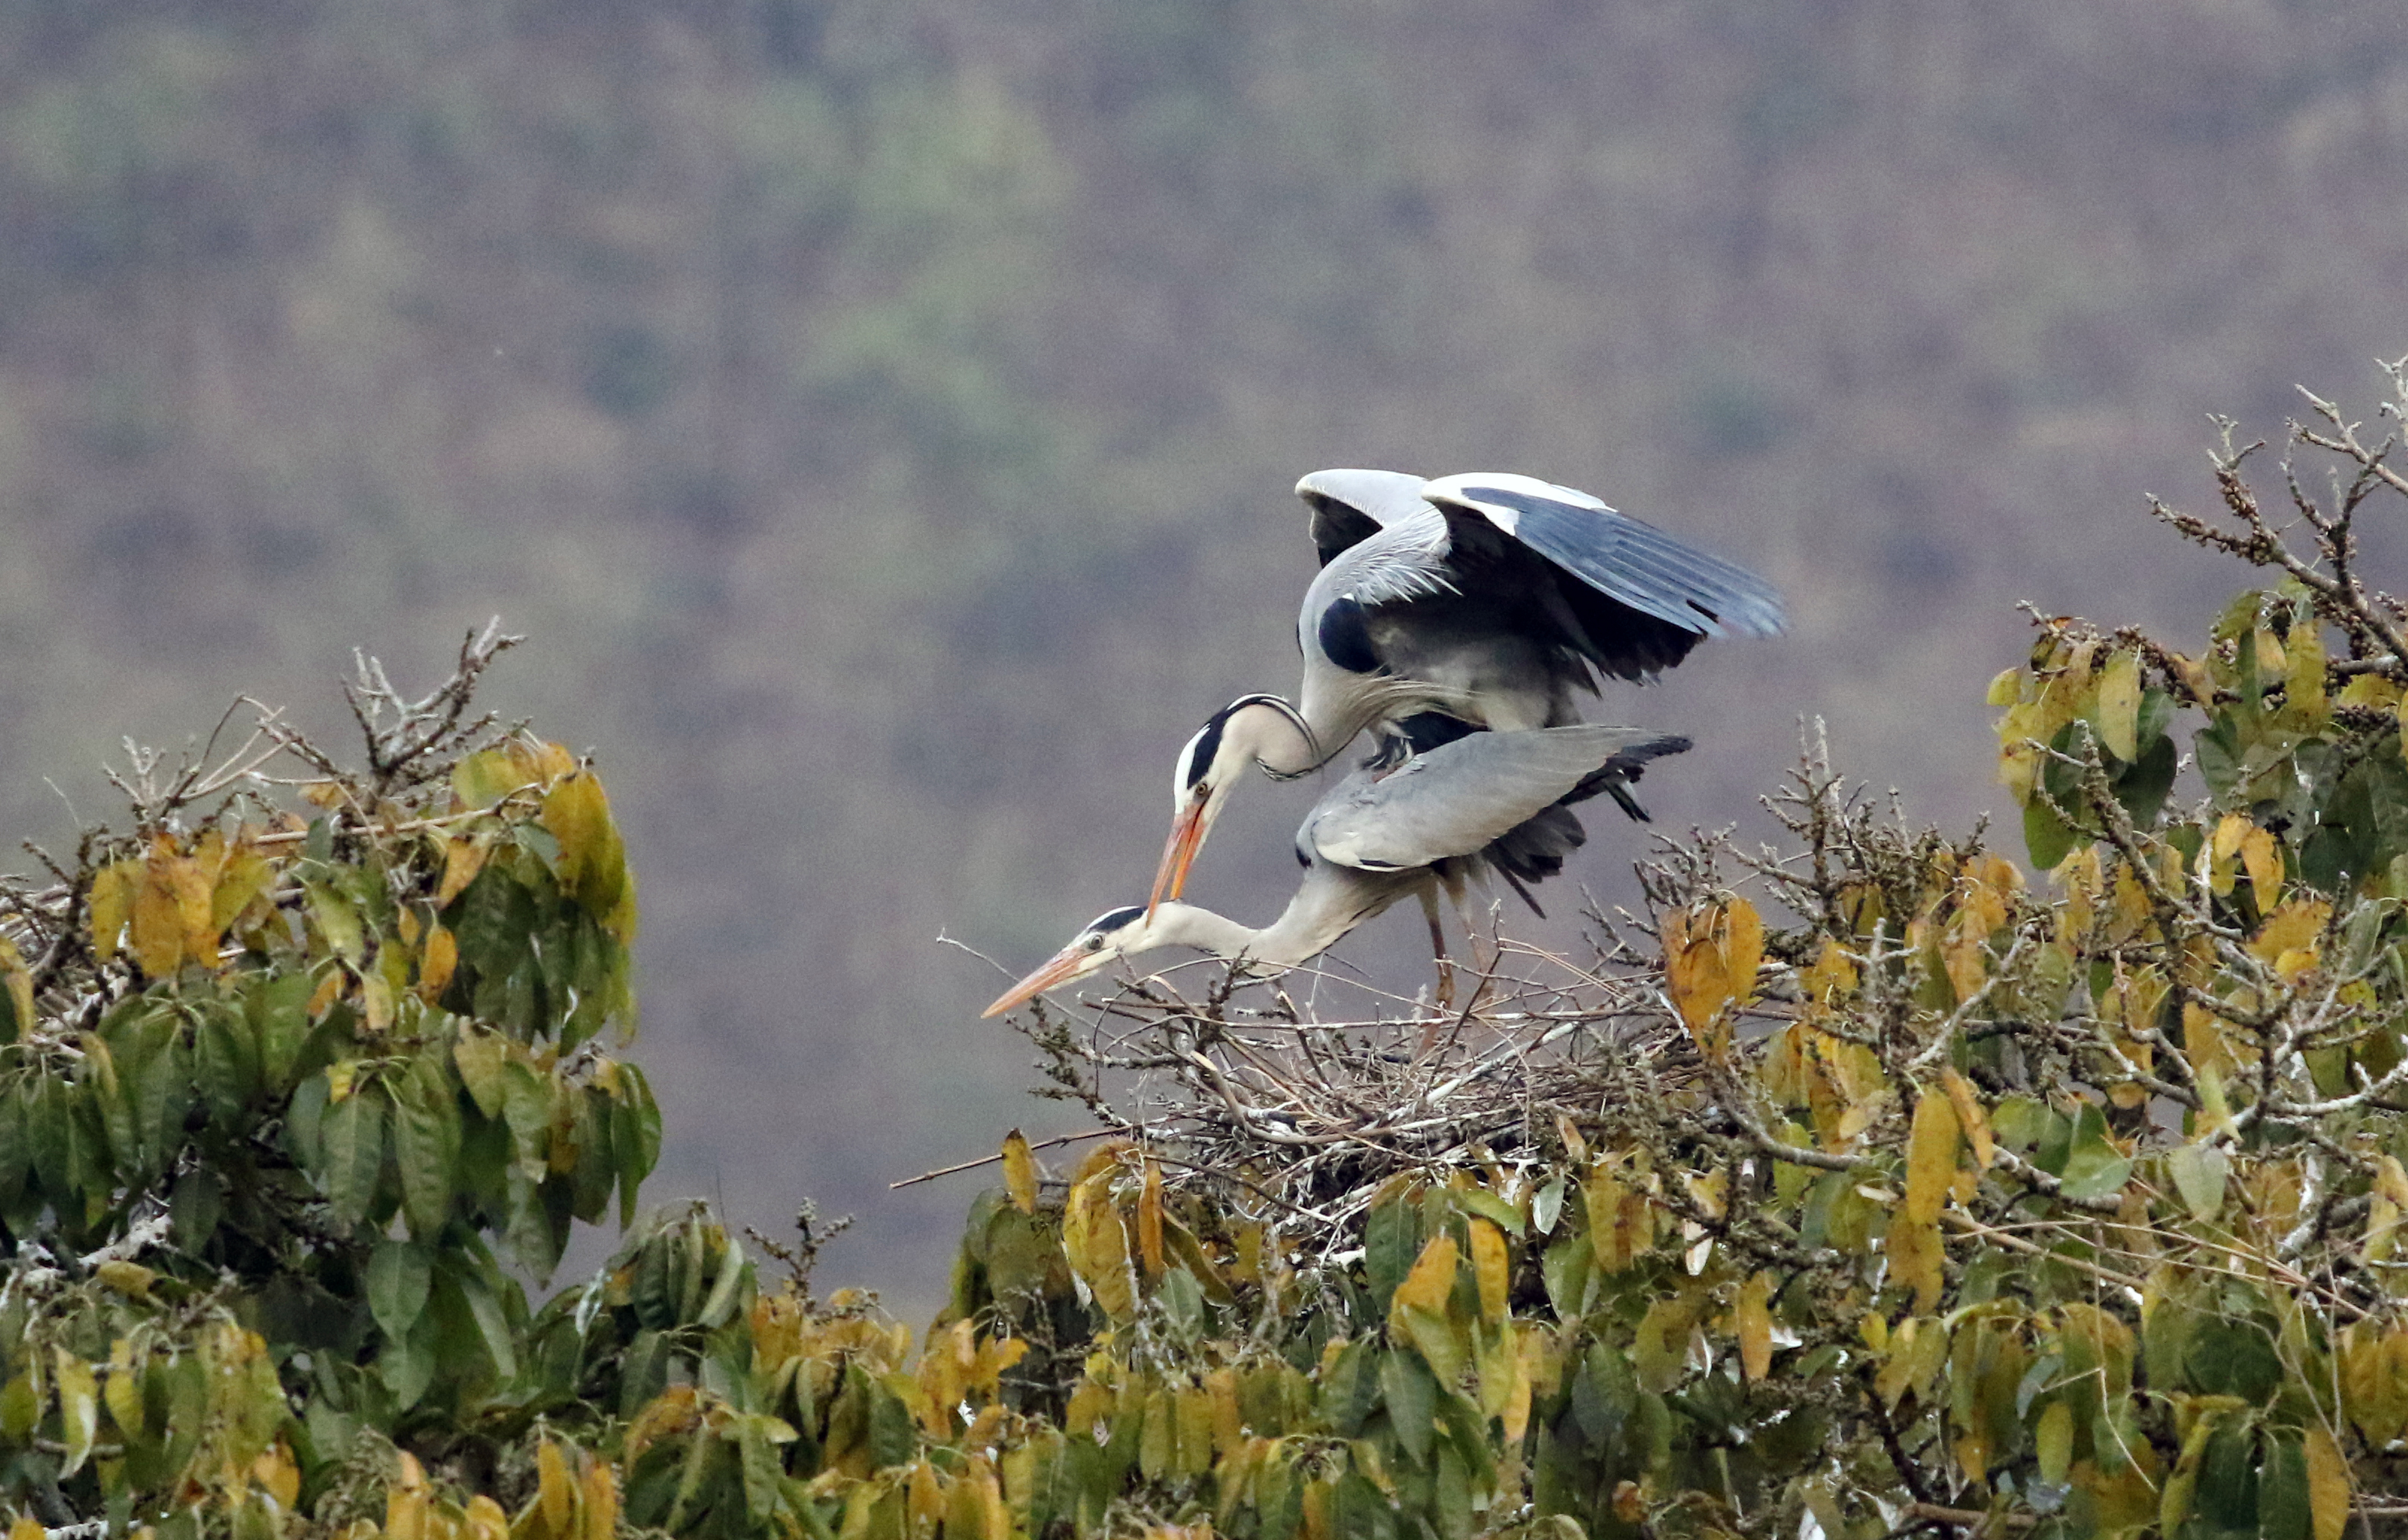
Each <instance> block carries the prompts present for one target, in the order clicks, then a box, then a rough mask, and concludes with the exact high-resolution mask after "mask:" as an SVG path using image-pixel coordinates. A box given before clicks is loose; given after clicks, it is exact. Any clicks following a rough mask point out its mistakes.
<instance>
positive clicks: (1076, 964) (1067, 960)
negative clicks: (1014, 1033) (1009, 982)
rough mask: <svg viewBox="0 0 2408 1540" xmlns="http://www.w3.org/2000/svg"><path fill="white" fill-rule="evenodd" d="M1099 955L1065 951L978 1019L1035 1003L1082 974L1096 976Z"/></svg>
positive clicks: (1057, 954) (1007, 993)
mask: <svg viewBox="0 0 2408 1540" xmlns="http://www.w3.org/2000/svg"><path fill="white" fill-rule="evenodd" d="M1095 958H1096V954H1095V953H1093V952H1087V951H1082V950H1079V949H1076V948H1072V947H1064V948H1063V949H1062V950H1061V951H1059V952H1056V953H1054V956H1053V957H1049V958H1047V959H1046V962H1045V966H1044V967H1042V968H1039V970H1037V971H1035V972H1034V973H1031V974H1029V975H1028V976H1027V977H1026V978H1025V979H1022V980H1021V981H1020V982H1019V983H1018V984H1015V985H1013V986H1011V988H1009V989H1007V990H1005V991H1004V992H1003V994H1002V996H1001V997H1000V998H999V999H997V1000H996V1002H995V1003H994V1004H993V1005H990V1006H988V1007H987V1008H986V1009H985V1010H983V1011H981V1012H980V1013H979V1019H980V1020H981V1021H984V1020H985V1019H986V1018H987V1017H989V1016H999V1015H1003V1013H1005V1012H1006V1011H1009V1010H1011V1008H1012V1007H1013V1006H1015V1005H1020V1004H1025V1002H1027V1001H1029V1000H1035V999H1036V998H1037V997H1038V996H1039V995H1041V994H1043V993H1044V992H1045V991H1046V990H1048V989H1051V988H1054V986H1057V985H1063V984H1068V983H1069V982H1070V981H1071V980H1072V979H1074V978H1077V977H1079V976H1080V975H1081V974H1082V973H1089V972H1093V971H1095V970H1094V966H1093V965H1094V962H1095Z"/></svg>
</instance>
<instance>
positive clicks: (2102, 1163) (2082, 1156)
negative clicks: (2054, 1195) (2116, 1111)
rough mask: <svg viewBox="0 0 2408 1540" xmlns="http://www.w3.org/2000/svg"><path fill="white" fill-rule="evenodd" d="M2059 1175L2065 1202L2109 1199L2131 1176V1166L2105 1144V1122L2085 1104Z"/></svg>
mask: <svg viewBox="0 0 2408 1540" xmlns="http://www.w3.org/2000/svg"><path fill="white" fill-rule="evenodd" d="M2060 1174H2061V1175H2062V1177H2063V1179H2064V1182H2065V1193H2066V1196H2067V1197H2069V1198H2107V1197H2112V1196H2114V1194H2116V1193H2118V1192H2121V1191H2122V1190H2123V1188H2124V1184H2125V1182H2126V1181H2127V1180H2128V1179H2129V1178H2130V1176H2131V1174H2132V1162H2131V1161H2130V1160H2128V1159H2125V1157H2124V1156H2123V1154H2122V1153H2121V1152H2119V1151H2118V1150H2117V1149H2116V1148H2115V1146H2114V1145H2113V1144H2109V1143H2108V1142H2107V1120H2106V1118H2105V1117H2103V1116H2101V1115H2100V1112H2099V1109H2098V1108H2097V1107H2096V1106H2093V1105H2091V1104H2090V1103H2088V1102H2086V1101H2085V1102H2084V1103H2083V1106H2082V1115H2081V1118H2080V1120H2079V1121H2078V1122H2077V1123H2076V1124H2075V1126H2074V1132H2073V1143H2072V1146H2071V1149H2069V1150H2068V1151H2067V1153H2066V1158H2065V1167H2064V1170H2063V1172H2062V1173H2060Z"/></svg>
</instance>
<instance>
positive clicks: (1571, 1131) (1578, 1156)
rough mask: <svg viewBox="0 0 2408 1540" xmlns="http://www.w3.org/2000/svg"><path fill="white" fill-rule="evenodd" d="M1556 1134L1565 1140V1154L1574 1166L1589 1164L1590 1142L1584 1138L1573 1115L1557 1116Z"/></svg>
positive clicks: (1562, 1114) (1563, 1114) (1561, 1114)
mask: <svg viewBox="0 0 2408 1540" xmlns="http://www.w3.org/2000/svg"><path fill="white" fill-rule="evenodd" d="M1555 1133H1556V1136H1557V1137H1558V1138H1560V1139H1562V1140H1563V1142H1564V1154H1566V1155H1567V1156H1570V1158H1571V1162H1572V1164H1573V1165H1576V1166H1584V1165H1586V1164H1588V1141H1587V1140H1586V1139H1585V1138H1584V1137H1583V1136H1582V1134H1581V1131H1580V1125H1579V1124H1577V1123H1575V1122H1573V1121H1572V1117H1571V1114H1570V1113H1557V1114H1555Z"/></svg>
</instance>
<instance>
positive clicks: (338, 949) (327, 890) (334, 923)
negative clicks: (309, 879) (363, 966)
mask: <svg viewBox="0 0 2408 1540" xmlns="http://www.w3.org/2000/svg"><path fill="white" fill-rule="evenodd" d="M301 891H302V892H303V893H304V894H305V895H306V896H307V898H308V908H309V918H310V920H311V922H312V923H313V924H314V925H315V926H316V927H317V930H318V934H319V935H320V936H321V937H322V938H324V940H325V943H326V948H327V950H328V951H330V952H332V953H333V954H334V955H335V956H336V957H340V958H342V959H343V960H344V961H345V962H347V963H350V964H351V966H352V967H354V968H357V967H358V966H359V965H360V959H361V958H362V957H366V955H367V941H366V937H365V936H364V935H363V934H362V932H361V930H360V914H359V911H358V910H356V909H353V908H352V907H351V900H349V899H347V898H345V897H344V896H343V895H341V894H340V893H337V892H336V891H335V889H334V887H333V886H332V885H330V884H326V883H303V884H302V885H301Z"/></svg>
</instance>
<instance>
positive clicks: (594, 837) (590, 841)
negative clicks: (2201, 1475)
mask: <svg viewBox="0 0 2408 1540" xmlns="http://www.w3.org/2000/svg"><path fill="white" fill-rule="evenodd" d="M543 827H544V828H547V829H550V830H551V831H552V838H553V839H555V840H557V841H558V842H560V886H561V891H563V892H564V893H566V894H567V895H568V896H569V897H571V898H573V899H575V900H577V901H578V902H579V903H581V904H583V905H584V906H585V909H586V911H587V912H588V913H589V914H593V915H594V917H595V919H597V920H599V921H601V922H602V925H603V928H605V929H607V930H609V932H610V933H611V934H612V935H614V936H616V937H618V939H619V942H620V944H622V945H627V944H630V943H633V942H634V940H635V922H636V910H635V885H634V880H633V879H632V878H631V877H630V876H629V875H628V872H627V851H626V847H625V846H624V845H623V844H622V843H621V842H620V840H619V827H618V825H617V824H615V823H613V822H612V821H611V818H610V799H609V797H608V796H606V795H605V794H604V792H603V790H602V782H601V779H600V778H599V777H597V776H596V775H595V773H594V772H593V771H592V770H580V771H579V772H577V773H576V774H574V775H571V776H569V777H567V778H566V779H565V780H563V781H562V782H561V783H560V784H558V785H556V786H554V787H553V788H552V790H551V792H550V793H548V794H547V795H546V796H545V797H544V799H543Z"/></svg>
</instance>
